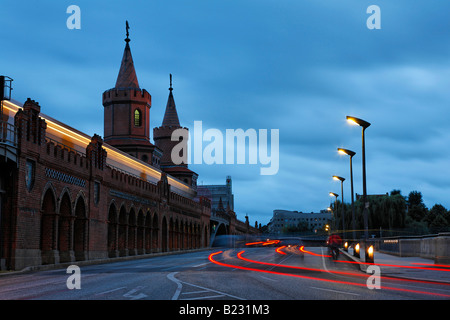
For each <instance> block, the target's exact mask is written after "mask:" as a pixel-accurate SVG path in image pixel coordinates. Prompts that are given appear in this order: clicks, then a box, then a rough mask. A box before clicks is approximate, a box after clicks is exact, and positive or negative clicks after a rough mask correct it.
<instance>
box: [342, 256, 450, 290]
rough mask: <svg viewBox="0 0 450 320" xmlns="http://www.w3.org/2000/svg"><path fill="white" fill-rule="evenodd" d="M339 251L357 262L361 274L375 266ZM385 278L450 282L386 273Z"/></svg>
mask: <svg viewBox="0 0 450 320" xmlns="http://www.w3.org/2000/svg"><path fill="white" fill-rule="evenodd" d="M339 250H340V252H341V253H342V254H343V255H345V256H346V257H347V258H349V259H351V260H353V261H355V262H357V263H358V264H359V269H360V270H361V271H362V272H364V273H367V267H368V266H370V265H374V266H376V265H377V264H376V262H375V263H373V264H365V262H362V261H361V260H360V259H358V258H356V257H354V256H353V255H351V254H350V253H348V252H346V251H344V250H342V249H339ZM385 276H386V277H389V278H396V279H405V280H414V281H424V282H425V281H426V282H434V283H446V284H450V280H435V279H427V278H417V277H413V276H407V275H397V274H396V275H391V274H389V273H387V274H386V275H385Z"/></svg>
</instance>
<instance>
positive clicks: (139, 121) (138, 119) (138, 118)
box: [134, 109, 142, 127]
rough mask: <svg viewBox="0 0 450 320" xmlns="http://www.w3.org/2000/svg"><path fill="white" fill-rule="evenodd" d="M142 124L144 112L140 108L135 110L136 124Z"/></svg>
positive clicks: (138, 125) (136, 125)
mask: <svg viewBox="0 0 450 320" xmlns="http://www.w3.org/2000/svg"><path fill="white" fill-rule="evenodd" d="M141 125H142V114H141V111H140V110H139V109H136V110H134V126H135V127H140V126H141Z"/></svg>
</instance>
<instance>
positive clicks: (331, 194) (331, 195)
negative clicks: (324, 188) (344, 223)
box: [330, 192, 339, 229]
mask: <svg viewBox="0 0 450 320" xmlns="http://www.w3.org/2000/svg"><path fill="white" fill-rule="evenodd" d="M330 197H335V199H334V208H335V209H337V208H336V206H337V198H338V197H339V195H338V194H337V193H334V192H330ZM336 212H337V210H336ZM334 228H335V229H336V215H335V214H334Z"/></svg>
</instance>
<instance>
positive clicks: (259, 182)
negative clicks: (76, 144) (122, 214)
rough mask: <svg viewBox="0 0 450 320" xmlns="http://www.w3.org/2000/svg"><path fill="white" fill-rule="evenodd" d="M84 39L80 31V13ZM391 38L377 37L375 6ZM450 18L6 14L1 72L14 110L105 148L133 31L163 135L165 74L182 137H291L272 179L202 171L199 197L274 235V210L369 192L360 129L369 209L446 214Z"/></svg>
mask: <svg viewBox="0 0 450 320" xmlns="http://www.w3.org/2000/svg"><path fill="white" fill-rule="evenodd" d="M72 4H74V5H78V6H79V7H80V9H81V29H80V30H69V29H67V27H66V20H67V18H68V17H69V14H67V13H66V9H67V7H68V6H69V5H72ZM372 4H375V5H378V6H379V7H380V9H381V27H382V28H381V30H369V29H368V28H367V27H366V20H367V18H368V17H369V14H367V13H366V9H367V7H368V6H369V5H372ZM449 9H450V3H446V2H443V1H441V2H438V4H435V3H434V2H433V3H431V2H429V1H425V0H420V1H414V2H411V1H406V0H398V1H384V0H374V1H365V0H341V1H332V0H322V1H321V0H302V1H300V0H281V1H273V0H272V1H269V0H192V1H181V0H172V1H170V2H167V1H150V0H146V1H144V0H129V1H110V0H109V1H51V0H41V1H20V0H19V1H11V0H2V3H1V11H0V18H1V21H2V28H1V29H0V37H1V40H2V44H3V46H2V50H0V73H1V74H4V75H8V76H10V77H12V78H13V79H14V83H13V84H14V91H13V98H14V99H16V100H18V101H22V102H23V101H25V100H26V98H27V97H30V98H32V99H34V100H36V101H39V103H40V105H41V106H42V112H43V113H45V114H48V115H49V116H51V117H53V118H55V119H57V120H60V121H62V122H65V123H67V124H68V125H70V126H72V127H75V128H77V129H79V130H81V131H83V132H85V133H87V134H89V135H93V134H94V133H98V134H100V135H103V107H102V102H101V94H102V92H103V91H105V90H107V89H109V88H112V87H114V84H115V81H116V78H117V74H118V71H119V65H120V61H121V58H122V54H123V48H124V45H125V43H124V41H123V39H124V38H125V20H128V21H129V24H130V27H131V29H130V38H131V42H130V45H131V50H132V54H133V58H134V63H135V67H136V71H137V76H138V80H139V84H140V86H141V87H142V88H145V89H146V90H147V91H149V92H150V94H151V95H152V99H153V102H152V109H151V119H150V121H151V127H152V128H153V127H156V126H159V125H160V124H161V122H162V117H163V113H164V109H165V104H166V102H167V96H168V90H167V89H168V85H169V73H172V74H173V77H174V80H173V85H174V92H173V93H174V97H175V102H176V104H177V109H178V114H179V117H180V121H181V123H182V125H184V126H186V127H189V128H191V130H192V128H193V124H194V121H202V122H203V127H204V129H205V130H206V129H207V128H217V129H219V130H221V131H223V132H224V133H225V130H226V129H237V128H242V129H244V130H246V129H249V128H253V129H256V130H258V129H268V130H269V131H270V129H279V133H280V154H279V161H280V167H279V171H278V174H277V175H273V176H261V175H260V174H259V169H260V165H248V164H247V165H234V166H231V165H225V164H224V165H192V166H191V168H192V169H193V170H195V171H196V172H197V173H198V174H199V184H202V183H203V184H219V183H220V184H221V183H225V177H226V176H227V175H231V176H232V178H233V191H234V194H235V210H236V212H237V215H238V218H240V219H241V220H242V219H243V218H244V216H245V214H248V215H249V218H250V222H251V223H254V221H255V220H258V221H259V222H261V223H263V224H266V223H267V222H269V220H270V218H271V216H272V211H273V210H274V209H287V210H299V211H303V212H310V211H318V210H321V209H325V208H326V207H328V205H329V204H330V202H331V201H332V199H331V198H330V197H329V195H328V192H329V191H333V192H336V193H340V185H339V182H336V181H333V180H332V179H331V176H332V175H334V174H336V175H340V176H343V177H345V178H347V181H346V182H345V183H344V187H345V190H344V200H345V201H349V200H350V184H349V183H348V182H349V160H348V157H346V156H342V155H339V154H338V153H337V151H336V149H337V148H338V147H344V148H347V149H351V150H354V151H355V152H357V155H356V156H355V157H354V158H353V160H354V187H355V192H356V193H359V194H361V193H362V181H361V157H360V154H361V152H360V151H361V130H360V128H359V127H353V126H350V125H348V124H347V123H346V121H345V116H346V115H353V116H356V117H359V118H362V119H364V120H367V121H369V122H371V123H372V125H371V126H370V127H369V128H368V129H367V131H366V148H367V149H366V158H367V159H366V160H367V190H368V193H369V194H379V193H386V192H390V191H391V190H393V189H400V190H401V191H402V194H403V195H408V193H409V192H410V191H413V190H417V191H420V192H422V194H423V197H424V201H425V204H426V205H427V206H428V207H430V208H431V207H432V206H433V205H434V204H436V203H440V204H442V205H444V206H445V207H446V208H450V197H449V194H450V183H449V177H450V168H449V165H448V164H449V160H450V152H449V141H450V131H449V129H450V123H449V121H448V119H450V108H449V103H450V91H449V90H448V88H449V87H450V58H449V57H450V52H449V51H450V47H449V39H450V37H449V33H450V26H449V21H450V20H449V19H448V12H450V10H449Z"/></svg>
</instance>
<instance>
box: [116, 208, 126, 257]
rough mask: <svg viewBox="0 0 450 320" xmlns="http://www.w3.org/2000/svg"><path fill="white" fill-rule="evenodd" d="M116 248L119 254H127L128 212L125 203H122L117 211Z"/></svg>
mask: <svg viewBox="0 0 450 320" xmlns="http://www.w3.org/2000/svg"><path fill="white" fill-rule="evenodd" d="M118 229H119V232H118V250H119V255H120V256H126V255H127V254H128V243H127V238H128V214H127V210H126V208H125V205H124V204H122V205H121V207H120V211H119V228H118Z"/></svg>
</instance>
